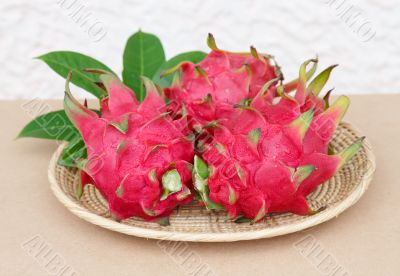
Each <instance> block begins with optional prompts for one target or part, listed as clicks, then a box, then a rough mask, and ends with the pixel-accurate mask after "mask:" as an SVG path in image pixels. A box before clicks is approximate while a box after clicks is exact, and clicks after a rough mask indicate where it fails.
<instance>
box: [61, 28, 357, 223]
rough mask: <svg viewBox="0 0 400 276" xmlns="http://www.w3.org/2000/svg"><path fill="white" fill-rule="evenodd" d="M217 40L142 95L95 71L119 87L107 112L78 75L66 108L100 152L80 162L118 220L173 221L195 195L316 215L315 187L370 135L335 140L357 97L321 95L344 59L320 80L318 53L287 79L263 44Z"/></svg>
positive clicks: (243, 214)
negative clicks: (231, 47)
mask: <svg viewBox="0 0 400 276" xmlns="http://www.w3.org/2000/svg"><path fill="white" fill-rule="evenodd" d="M208 45H209V47H210V48H211V50H212V51H211V52H210V53H209V54H208V55H207V56H206V58H205V59H204V60H202V61H201V62H200V63H198V64H193V63H191V62H183V63H180V64H178V65H177V66H176V67H174V68H171V69H170V70H167V71H165V72H164V73H162V75H165V74H169V73H174V78H173V82H172V85H171V86H170V87H167V88H165V89H164V91H161V89H160V88H159V87H158V86H157V85H155V84H153V83H152V82H151V81H150V80H148V79H146V78H143V82H144V85H145V86H146V91H147V96H146V98H145V99H144V101H143V102H142V103H139V102H138V101H137V100H136V98H135V96H134V93H133V92H132V91H131V90H130V89H129V88H127V87H126V86H125V85H123V84H122V82H121V81H120V80H119V79H118V78H117V77H116V76H114V75H113V74H111V73H107V72H104V71H101V70H88V71H89V72H92V73H96V74H100V79H101V81H102V84H101V86H102V87H104V88H105V89H106V90H107V96H106V97H104V98H102V99H101V102H100V105H101V109H100V113H101V115H97V114H96V113H95V112H93V111H91V110H90V109H88V108H87V107H86V106H84V105H81V104H79V102H78V101H76V100H75V99H74V98H73V97H72V96H71V93H70V92H69V89H68V85H67V89H66V95H65V101H64V104H65V110H66V113H67V115H68V116H69V118H70V119H71V121H72V122H73V123H74V124H75V126H76V127H77V128H78V129H79V131H80V132H81V134H82V137H83V140H84V142H85V145H86V147H87V152H88V159H87V160H80V161H79V162H78V167H80V168H81V179H82V185H86V184H89V183H91V184H93V185H95V186H96V187H97V188H98V189H99V191H100V192H101V193H102V194H103V195H104V196H105V198H106V199H107V200H108V203H109V208H110V212H111V214H112V215H113V216H115V217H116V218H118V219H124V218H128V217H132V216H136V217H141V218H144V219H146V220H159V219H162V221H164V220H165V218H166V217H168V215H169V214H170V213H171V212H172V211H173V209H174V208H175V207H176V206H178V205H181V204H186V203H188V202H190V201H191V200H192V199H193V198H194V197H193V195H194V194H196V195H197V198H198V199H199V202H200V204H203V205H204V206H206V207H207V208H208V209H215V210H226V211H227V212H228V218H229V219H233V220H243V219H246V220H250V221H251V222H252V223H255V222H258V221H260V220H262V219H263V218H264V217H265V215H266V214H268V213H271V212H292V213H295V214H298V215H310V214H314V213H315V212H316V211H317V210H312V209H311V208H310V207H309V205H308V203H307V196H308V195H309V194H310V193H312V192H313V191H314V190H315V189H316V188H317V187H318V186H319V185H321V184H322V183H324V182H326V181H327V180H328V179H329V178H331V177H332V176H333V175H334V174H335V173H336V172H337V171H338V170H339V169H340V168H341V167H342V166H343V165H344V164H345V163H346V162H347V161H348V160H350V159H351V158H352V157H353V156H354V155H355V154H356V152H357V151H358V150H359V148H360V147H361V144H362V138H361V139H359V140H357V141H356V142H355V143H354V144H352V145H351V146H350V147H348V148H347V149H344V150H343V151H341V152H338V153H333V152H332V149H331V147H330V144H329V143H330V140H331V139H332V137H333V134H334V132H335V129H336V128H337V127H338V125H339V123H340V121H341V120H342V118H343V116H344V114H345V113H346V111H347V109H348V106H349V104H350V101H349V98H348V97H346V96H340V97H338V98H337V99H336V101H335V102H334V103H333V104H332V105H330V103H329V95H330V93H331V91H328V92H327V93H326V94H325V96H324V97H322V98H321V97H320V96H319V95H320V94H321V91H322V90H323V88H324V86H325V84H326V83H327V81H328V78H329V76H330V74H331V72H332V70H333V69H334V68H335V67H336V65H333V66H330V67H328V68H326V69H325V70H323V71H322V72H321V73H320V74H318V75H317V76H316V77H315V78H314V79H312V80H311V78H312V77H313V75H314V73H315V72H316V68H317V63H318V59H317V58H315V59H310V60H307V61H306V62H304V63H303V64H302V65H301V66H300V70H299V75H298V78H297V79H295V80H293V81H290V82H288V83H286V84H284V83H283V76H282V74H281V72H280V68H279V66H278V65H276V63H275V62H274V61H273V58H272V57H271V56H269V55H263V54H260V53H258V52H257V51H256V50H255V48H254V47H251V48H250V52H249V53H232V52H228V51H223V50H220V49H219V48H218V47H217V46H216V43H215V40H214V38H213V36H212V35H209V38H208ZM308 83H309V84H308ZM292 92H294V93H292ZM164 94H165V95H166V96H167V98H164ZM166 102H167V104H166ZM81 190H82V189H81ZM81 190H80V191H79V193H81Z"/></svg>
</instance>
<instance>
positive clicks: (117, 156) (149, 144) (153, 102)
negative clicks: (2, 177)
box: [64, 71, 194, 220]
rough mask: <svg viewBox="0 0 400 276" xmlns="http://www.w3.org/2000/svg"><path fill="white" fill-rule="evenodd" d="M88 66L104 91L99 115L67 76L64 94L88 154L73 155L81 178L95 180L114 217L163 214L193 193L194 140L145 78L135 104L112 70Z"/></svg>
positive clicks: (68, 109)
mask: <svg viewBox="0 0 400 276" xmlns="http://www.w3.org/2000/svg"><path fill="white" fill-rule="evenodd" d="M92 72H94V73H100V79H101V80H102V84H103V85H104V87H105V88H106V90H107V92H108V96H107V97H105V98H103V99H102V101H101V116H99V115H97V114H96V113H95V112H93V111H91V110H90V109H88V108H86V107H85V106H83V105H81V104H80V103H79V102H78V101H77V100H75V99H74V98H73V97H72V95H71V93H70V90H69V88H68V82H67V86H66V94H65V98H64V108H65V111H66V113H67V115H68V117H69V118H70V120H71V121H72V122H73V123H74V125H75V126H76V127H77V129H78V130H79V131H80V133H81V135H82V137H83V140H84V142H85V145H86V148H87V153H88V159H86V160H79V161H78V167H79V168H81V170H82V171H83V172H82V174H81V176H82V183H83V184H88V183H91V182H92V183H91V184H93V185H95V186H96V188H97V189H98V190H99V191H100V192H101V193H102V194H103V195H104V197H105V198H106V199H107V200H108V204H109V208H110V212H111V214H112V216H114V217H116V218H117V219H125V218H129V217H132V216H136V217H141V218H144V219H146V220H159V219H161V218H165V217H167V216H168V215H169V214H170V213H171V212H172V210H173V209H174V208H175V207H176V206H177V205H180V204H185V203H187V202H189V201H191V199H192V184H191V183H192V182H191V174H192V173H191V168H192V165H191V163H190V162H191V161H192V160H193V156H194V151H193V141H192V140H191V139H190V137H187V136H186V134H187V133H185V129H184V128H182V122H180V121H179V120H172V118H171V117H170V116H169V115H168V113H166V112H165V111H166V107H165V103H164V98H163V97H162V96H161V95H160V94H159V89H158V88H157V87H156V86H155V85H154V84H153V83H151V81H150V80H148V79H144V80H143V81H144V83H145V85H146V89H147V97H146V99H145V100H144V101H143V102H142V103H140V104H139V103H138V102H137V100H136V98H135V96H134V93H133V92H132V91H131V90H130V89H129V88H127V87H126V86H125V85H123V84H122V82H121V81H120V80H119V79H118V78H117V77H116V76H114V75H112V74H110V73H106V72H102V71H92ZM184 119H185V118H181V120H184Z"/></svg>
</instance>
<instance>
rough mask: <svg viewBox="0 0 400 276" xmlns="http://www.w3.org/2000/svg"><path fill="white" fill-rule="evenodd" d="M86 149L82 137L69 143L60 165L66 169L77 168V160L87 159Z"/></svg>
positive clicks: (59, 162)
mask: <svg viewBox="0 0 400 276" xmlns="http://www.w3.org/2000/svg"><path fill="white" fill-rule="evenodd" d="M86 158H87V153H86V147H85V143H84V142H83V140H82V138H81V137H77V138H76V139H75V140H74V141H71V142H69V144H68V146H67V147H66V148H65V149H64V151H63V153H62V154H61V157H60V160H58V164H60V165H62V166H66V167H77V162H76V160H81V159H86Z"/></svg>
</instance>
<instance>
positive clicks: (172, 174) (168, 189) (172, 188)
mask: <svg viewBox="0 0 400 276" xmlns="http://www.w3.org/2000/svg"><path fill="white" fill-rule="evenodd" d="M161 183H162V186H163V188H164V193H163V195H162V196H161V200H164V199H166V198H167V197H168V196H169V195H170V194H173V193H176V192H178V191H180V190H181V189H182V180H181V176H180V175H179V172H178V171H177V170H176V169H173V170H170V171H167V172H166V173H164V175H163V176H162V179H161Z"/></svg>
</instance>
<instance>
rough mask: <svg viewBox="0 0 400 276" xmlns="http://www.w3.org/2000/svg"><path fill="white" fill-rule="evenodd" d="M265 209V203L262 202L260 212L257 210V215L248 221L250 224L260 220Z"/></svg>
mask: <svg viewBox="0 0 400 276" xmlns="http://www.w3.org/2000/svg"><path fill="white" fill-rule="evenodd" d="M265 209H266V206H265V201H263V204H262V206H261V208H260V210H258V212H257V215H256V216H255V217H254V218H253V219H252V220H251V221H250V224H254V223H256V222H257V221H259V220H261V219H262V218H263V217H264V216H265V214H266V210H265Z"/></svg>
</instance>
